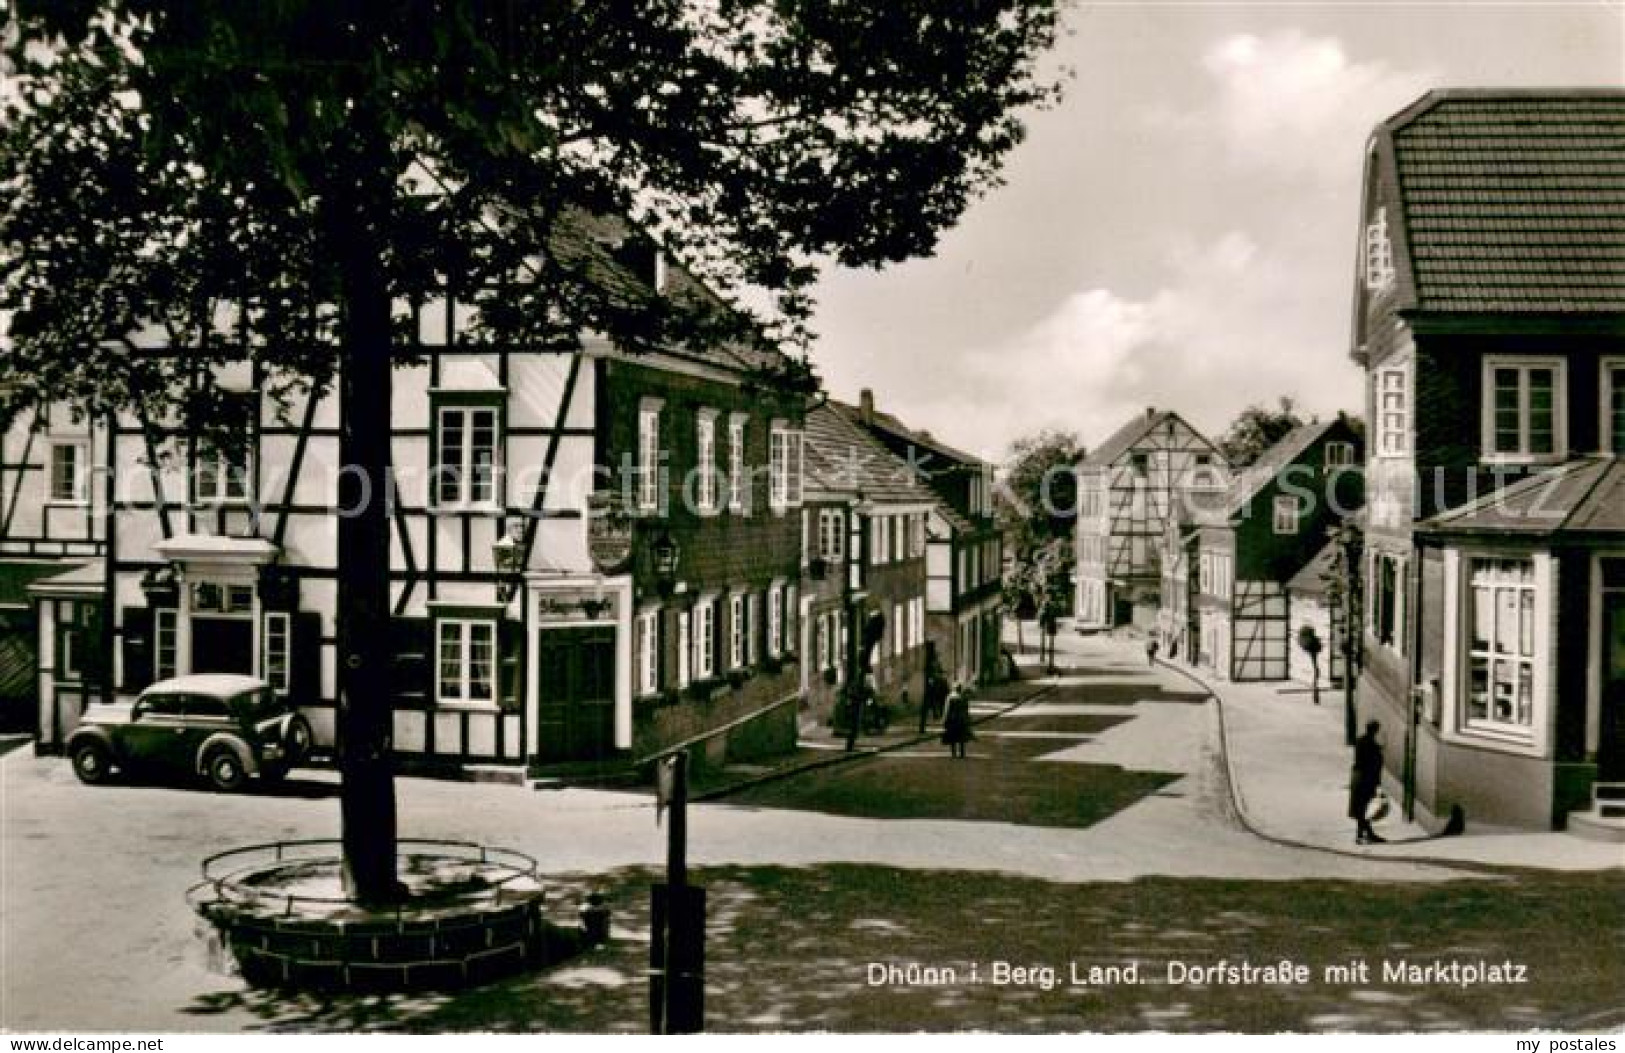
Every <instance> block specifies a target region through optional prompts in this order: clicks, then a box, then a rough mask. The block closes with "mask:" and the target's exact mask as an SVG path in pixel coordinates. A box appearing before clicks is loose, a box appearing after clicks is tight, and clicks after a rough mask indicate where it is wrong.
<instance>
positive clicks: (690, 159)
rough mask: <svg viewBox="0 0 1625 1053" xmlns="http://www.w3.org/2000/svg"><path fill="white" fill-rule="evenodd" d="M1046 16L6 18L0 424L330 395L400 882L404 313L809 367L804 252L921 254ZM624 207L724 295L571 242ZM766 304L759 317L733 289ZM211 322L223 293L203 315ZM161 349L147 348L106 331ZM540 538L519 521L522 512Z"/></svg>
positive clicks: (202, 415) (391, 862)
mask: <svg viewBox="0 0 1625 1053" xmlns="http://www.w3.org/2000/svg"><path fill="white" fill-rule="evenodd" d="M1056 6H1057V4H1056V0H961V2H959V3H954V4H944V3H941V2H939V0H843V2H833V3H832V2H828V0H778V2H770V0H723V2H705V0H607V2H604V3H585V4H583V3H576V2H573V0H533V2H527V0H397V2H393V3H367V2H363V0H328V2H325V3H318V2H315V0H279V2H268V3H241V2H238V0H190V2H187V3H184V4H177V3H172V2H170V0H73V2H63V3H46V4H40V5H39V6H38V7H36V8H33V9H30V10H26V11H21V12H17V13H16V14H14V16H13V17H12V19H11V21H10V23H9V25H8V26H6V27H5V34H4V40H5V45H6V47H5V57H6V61H7V63H8V64H9V67H10V70H9V72H10V73H11V74H12V77H11V82H12V84H13V85H14V86H15V88H16V90H15V91H14V92H12V93H10V94H9V95H8V96H7V97H6V98H5V100H4V102H3V106H4V114H3V117H4V129H3V131H0V180H3V185H4V191H5V193H4V204H0V252H3V254H4V256H5V258H6V259H7V261H8V264H7V267H6V269H5V271H4V273H3V274H0V316H3V315H4V313H5V312H10V313H11V324H10V329H11V332H10V342H9V344H7V345H6V346H5V347H4V348H0V367H3V368H0V373H3V374H4V375H6V376H7V377H11V378H18V383H17V385H16V386H15V387H14V388H13V389H11V390H8V391H7V392H6V395H5V399H6V402H7V406H8V407H12V408H14V407H16V406H19V405H29V404H43V403H47V402H52V401H57V400H64V401H68V402H70V403H72V404H73V405H75V406H76V407H78V408H79V409H80V410H81V411H82V412H85V413H91V414H97V415H103V414H109V413H113V412H118V411H137V412H140V413H142V414H147V415H151V416H163V415H167V414H169V413H171V412H177V411H178V412H180V413H181V414H182V415H183V417H184V419H185V421H186V422H187V423H188V425H189V426H190V427H191V428H192V429H194V430H195V431H196V432H198V433H199V434H200V435H201V436H203V437H204V438H205V440H206V441H210V442H218V443H220V444H222V445H227V446H229V445H231V444H233V443H239V442H241V441H242V438H241V435H240V433H239V432H240V429H238V428H236V427H234V425H235V424H236V423H237V422H235V421H233V419H232V408H231V406H230V405H229V403H228V401H227V400H225V399H223V398H222V397H221V396H220V393H219V392H218V391H217V390H216V389H215V387H214V386H213V385H211V384H210V383H208V382H207V380H208V378H209V377H210V375H211V371H212V370H214V369H215V368H217V367H219V366H221V365H223V364H227V363H232V362H240V361H246V360H250V359H251V360H253V361H254V362H255V364H256V367H257V368H258V370H259V373H260V376H261V381H262V383H261V390H262V391H263V392H264V393H265V395H266V396H267V397H269V398H271V399H272V400H275V401H277V402H279V403H282V404H284V405H286V403H287V401H288V400H289V399H291V398H292V397H294V396H296V395H298V394H301V393H305V392H310V393H316V394H321V393H325V392H327V391H328V390H331V389H333V388H335V387H336V389H337V392H338V398H339V403H340V413H341V419H342V424H341V429H342V431H341V436H342V437H341V456H342V459H343V461H344V474H343V476H342V480H343V481H342V482H341V488H340V493H339V500H340V502H341V506H343V507H347V508H350V509H353V510H354V514H352V515H348V516H346V517H343V518H341V519H340V521H339V526H338V535H339V536H338V550H339V559H340V561H341V566H342V567H343V568H344V573H343V575H342V576H341V579H340V594H339V600H338V636H339V641H338V648H339V653H340V661H339V664H338V665H339V685H338V687H339V696H340V708H339V718H338V720H339V741H340V757H339V765H340V769H341V771H342V773H343V795H342V802H341V810H342V816H343V841H344V858H345V880H346V887H347V888H348V890H349V891H350V893H351V894H352V895H353V896H354V897H355V898H357V899H358V900H362V901H386V900H389V899H392V898H394V897H396V896H398V895H399V884H398V882H397V880H396V875H395V830H396V816H395V803H394V789H393V777H392V771H391V768H390V762H389V756H388V754H389V750H388V737H389V723H390V697H389V688H388V684H389V681H388V678H389V665H390V657H391V656H390V651H389V643H388V624H389V605H388V598H389V597H388V588H387V585H388V558H389V533H388V531H389V522H388V518H387V512H386V509H385V506H384V502H383V501H382V500H381V499H379V498H380V495H383V494H384V493H386V485H385V484H386V482H387V480H388V473H389V458H390V449H389V419H390V405H391V402H390V376H391V369H392V367H393V365H394V363H396V362H397V361H399V360H400V359H401V358H402V357H403V356H406V355H408V354H409V353H410V351H409V348H408V335H407V332H406V324H405V318H404V315H403V312H400V311H397V310H395V305H397V304H401V303H409V302H412V301H417V300H423V299H428V298H432V297H436V296H440V295H443V294H444V293H445V292H446V291H447V289H448V286H450V285H451V284H453V283H455V286H456V288H455V290H454V291H455V292H456V293H457V294H458V296H459V297H460V298H461V299H462V300H463V301H464V302H466V303H468V304H469V305H470V306H471V307H472V309H473V310H474V312H475V323H474V326H473V329H472V331H471V334H470V338H471V339H472V340H474V341H476V342H486V343H490V344H503V345H505V346H530V347H560V346H562V347H569V346H574V345H575V342H576V341H577V338H578V334H580V333H582V332H583V331H594V332H599V333H605V334H608V335H609V336H610V337H611V338H613V339H614V340H615V341H616V342H617V343H618V344H620V345H621V346H622V347H625V348H627V349H629V350H633V351H636V350H639V349H644V348H648V347H651V346H657V345H663V346H672V345H680V344H683V343H697V342H702V341H703V342H711V341H718V340H724V339H728V340H747V341H764V342H767V341H780V342H782V346H788V347H791V348H799V349H803V350H804V349H805V347H806V341H807V340H808V339H809V338H810V335H811V334H810V333H809V332H808V330H807V326H806V322H807V318H808V316H809V310H810V299H809V289H810V287H811V284H812V283H813V282H814V281H815V280H816V278H817V276H818V268H819V265H820V264H821V263H823V262H825V261H828V260H835V261H839V262H840V263H842V264H844V265H848V266H879V265H883V264H885V263H889V262H892V261H897V260H902V259H906V258H909V257H913V256H919V255H923V254H926V253H928V252H930V251H931V249H932V247H933V245H934V244H935V241H936V238H937V237H938V235H939V233H940V232H941V231H942V230H943V229H945V228H946V227H948V226H950V225H952V224H953V223H954V222H955V221H956V220H957V219H958V218H959V216H960V215H961V214H962V213H963V212H964V210H965V208H966V207H967V206H968V205H969V203H970V202H971V201H972V200H974V199H975V198H976V197H977V196H979V195H980V194H982V193H983V192H985V191H987V190H988V189H989V188H991V187H992V186H994V185H996V183H997V181H998V173H999V167H1000V164H1001V161H1002V159H1003V158H1004V156H1005V155H1006V154H1007V153H1008V152H1009V150H1010V149H1011V148H1012V147H1013V146H1015V145H1016V143H1018V142H1019V141H1020V139H1021V137H1022V134H1023V128H1022V124H1021V119H1020V113H1021V111H1022V110H1023V109H1024V108H1028V107H1032V106H1038V105H1044V104H1046V103H1048V102H1050V101H1051V100H1052V99H1053V98H1054V97H1055V94H1056V90H1057V88H1056V85H1055V84H1054V83H1053V82H1051V81H1050V80H1049V79H1048V78H1047V77H1045V76H1043V75H1041V74H1040V72H1039V71H1038V69H1037V62H1038V58H1039V56H1040V54H1041V53H1042V52H1043V51H1044V50H1045V49H1046V48H1047V47H1048V46H1049V45H1050V44H1051V43H1052V42H1053V39H1054V34H1055V31H1056V19H1057V14H1056ZM583 216H587V217H610V218H612V219H615V220H617V221H619V220H625V221H626V222H627V223H628V224H629V228H628V229H629V231H630V232H631V233H630V234H629V236H628V237H627V239H626V240H627V242H628V245H629V247H630V249H631V250H633V251H635V252H640V253H643V254H645V255H652V254H653V253H654V252H657V251H658V252H660V253H664V254H665V255H666V256H667V257H669V258H671V259H673V260H675V261H677V262H678V263H680V264H682V265H683V266H684V267H685V268H687V269H688V270H689V271H691V272H692V273H694V274H696V275H697V276H698V277H700V278H701V279H702V280H704V281H705V282H706V284H707V285H708V286H709V287H710V288H711V289H713V290H715V291H716V293H717V294H718V296H717V297H716V298H713V297H709V296H692V297H687V298H684V299H683V300H682V301H681V302H678V301H676V300H673V299H671V298H666V297H661V296H658V295H652V294H651V293H650V292H649V290H648V289H647V288H645V287H643V286H640V285H629V284H628V283H626V282H624V281H621V280H617V277H616V276H617V274H618V273H619V272H617V271H616V270H615V269H614V268H613V267H610V266H608V263H607V261H606V260H605V259H604V255H605V253H604V252H603V251H599V250H598V249H596V248H594V247H593V246H592V245H587V246H585V247H583V246H582V243H581V239H579V238H569V237H565V235H566V234H567V233H569V230H570V228H571V225H572V224H573V223H579V222H580V220H581V217H583ZM753 288H760V289H766V290H770V291H771V292H772V294H773V295H772V298H771V301H770V306H769V307H768V308H765V309H761V310H757V311H749V310H746V309H745V308H743V307H741V306H739V304H740V302H741V301H740V300H739V298H738V296H739V294H740V293H742V292H747V291H748V290H750V289H753ZM223 303H229V304H234V305H236V307H237V308H238V310H237V312H236V315H235V318H234V319H233V325H232V327H231V329H229V330H228V331H224V332H222V331H221V329H220V328H219V327H218V326H217V324H216V320H217V318H218V317H219V316H220V307H221V305H222V304H223ZM149 324H158V325H161V326H162V327H163V328H164V330H165V331H166V332H167V333H168V347H167V348H166V349H165V350H164V351H162V352H144V351H140V350H138V349H137V348H136V347H135V346H134V345H132V344H131V343H130V342H128V339H127V338H128V335H129V334H131V333H133V332H135V331H137V330H138V329H140V328H141V327H142V326H145V325H149ZM532 526H533V524H532Z"/></svg>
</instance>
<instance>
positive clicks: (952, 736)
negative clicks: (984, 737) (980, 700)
mask: <svg viewBox="0 0 1625 1053" xmlns="http://www.w3.org/2000/svg"><path fill="white" fill-rule="evenodd" d="M975 737H976V735H975V733H973V732H972V731H971V729H970V696H969V695H968V694H966V693H965V687H964V685H963V684H956V685H954V689H953V691H952V692H951V693H950V694H949V695H948V711H947V713H946V714H945V715H944V716H943V718H942V741H943V742H945V743H946V744H947V746H948V749H949V751H950V752H952V754H953V755H954V756H955V757H964V756H965V743H967V742H969V741H970V740H971V739H973V738H975Z"/></svg>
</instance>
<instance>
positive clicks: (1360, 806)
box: [1349, 720, 1385, 845]
mask: <svg viewBox="0 0 1625 1053" xmlns="http://www.w3.org/2000/svg"><path fill="white" fill-rule="evenodd" d="M1381 728H1382V725H1381V724H1380V723H1378V722H1377V721H1375V720H1373V721H1371V722H1370V723H1368V724H1367V725H1366V726H1365V734H1364V735H1361V736H1360V738H1359V739H1358V740H1357V741H1356V742H1355V743H1354V771H1353V772H1352V774H1351V777H1350V779H1349V818H1350V819H1353V820H1354V843H1355V844H1357V845H1367V844H1376V845H1380V844H1382V843H1383V841H1384V840H1385V838H1382V837H1379V836H1378V834H1377V832H1376V831H1375V830H1373V829H1371V819H1370V816H1369V815H1368V814H1367V813H1368V812H1369V811H1370V810H1371V800H1372V798H1374V797H1375V796H1376V795H1377V788H1378V787H1380V786H1381V785H1382V744H1381V743H1379V742H1378V741H1377V732H1378V731H1379V730H1381Z"/></svg>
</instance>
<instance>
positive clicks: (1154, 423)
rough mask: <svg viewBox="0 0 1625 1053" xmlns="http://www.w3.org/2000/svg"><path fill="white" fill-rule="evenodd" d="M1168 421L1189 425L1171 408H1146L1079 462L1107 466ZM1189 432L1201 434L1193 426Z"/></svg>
mask: <svg viewBox="0 0 1625 1053" xmlns="http://www.w3.org/2000/svg"><path fill="white" fill-rule="evenodd" d="M1168 421H1178V422H1179V423H1181V424H1185V426H1186V427H1187V428H1190V425H1189V424H1186V423H1185V421H1184V419H1183V418H1181V417H1180V415H1179V414H1177V413H1175V412H1174V411H1173V410H1161V411H1158V410H1148V411H1146V412H1145V413H1140V414H1136V415H1135V416H1134V417H1132V418H1130V419H1129V420H1128V422H1127V423H1125V424H1124V425H1123V426H1122V427H1121V428H1118V429H1117V430H1116V431H1114V432H1112V433H1111V435H1109V436H1108V437H1107V438H1106V441H1105V442H1102V443H1101V444H1100V445H1099V446H1096V447H1095V448H1094V449H1093V450H1090V451H1089V453H1088V454H1087V455H1086V456H1085V457H1084V458H1083V460H1082V461H1081V462H1080V463H1081V464H1082V465H1083V466H1084V467H1086V468H1104V467H1107V466H1108V465H1110V464H1113V463H1114V462H1116V460H1117V459H1118V458H1119V457H1121V456H1123V454H1125V453H1127V452H1128V451H1129V450H1131V449H1133V448H1134V447H1135V446H1136V445H1138V444H1139V442H1140V440H1141V439H1143V438H1145V437H1146V436H1147V435H1149V434H1151V432H1152V431H1153V430H1155V429H1156V428H1158V427H1161V426H1162V425H1163V424H1165V423H1167V422H1168ZM1191 432H1192V434H1194V435H1197V436H1198V437H1200V436H1201V432H1198V431H1197V430H1196V429H1195V428H1191ZM1204 441H1206V440H1204Z"/></svg>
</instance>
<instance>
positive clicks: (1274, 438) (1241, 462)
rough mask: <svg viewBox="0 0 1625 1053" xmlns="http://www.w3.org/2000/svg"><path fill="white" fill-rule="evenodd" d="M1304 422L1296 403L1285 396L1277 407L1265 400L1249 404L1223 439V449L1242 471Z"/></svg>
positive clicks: (1221, 439)
mask: <svg viewBox="0 0 1625 1053" xmlns="http://www.w3.org/2000/svg"><path fill="white" fill-rule="evenodd" d="M1303 423H1304V419H1303V417H1302V416H1300V415H1299V413H1298V410H1297V407H1296V405H1295V404H1294V403H1293V401H1292V399H1291V398H1289V397H1288V396H1285V395H1283V396H1281V400H1280V402H1279V403H1278V404H1277V407H1276V408H1275V409H1271V408H1270V407H1269V406H1266V405H1264V404H1263V403H1258V404H1257V405H1253V406H1248V407H1247V408H1246V409H1244V410H1242V411H1241V415H1240V416H1238V417H1237V418H1236V419H1235V420H1234V421H1233V422H1231V424H1230V427H1229V428H1228V429H1226V431H1225V433H1224V435H1223V437H1221V438H1220V439H1219V450H1220V451H1221V452H1222V453H1223V454H1224V457H1225V460H1227V461H1229V462H1230V467H1231V468H1232V469H1234V470H1237V471H1240V470H1241V469H1243V468H1246V467H1247V466H1248V465H1250V464H1252V463H1253V462H1254V461H1256V460H1258V458H1259V457H1261V456H1263V454H1264V451H1265V450H1267V449H1269V448H1270V447H1271V446H1274V445H1275V444H1276V443H1277V442H1280V441H1281V439H1282V438H1283V437H1285V435H1286V434H1287V433H1288V432H1290V431H1291V430H1292V429H1293V428H1296V427H1298V426H1299V425H1301V424H1303Z"/></svg>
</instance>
